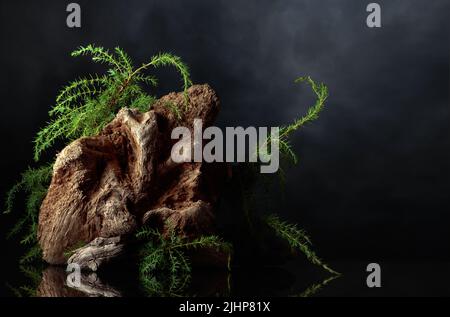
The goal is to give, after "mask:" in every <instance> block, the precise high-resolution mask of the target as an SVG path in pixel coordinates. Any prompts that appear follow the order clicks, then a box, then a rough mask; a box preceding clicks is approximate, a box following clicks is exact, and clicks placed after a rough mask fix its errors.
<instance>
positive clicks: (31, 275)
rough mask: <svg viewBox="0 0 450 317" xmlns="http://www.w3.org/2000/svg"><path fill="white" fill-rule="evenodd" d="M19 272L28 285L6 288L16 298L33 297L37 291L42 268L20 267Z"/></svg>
mask: <svg viewBox="0 0 450 317" xmlns="http://www.w3.org/2000/svg"><path fill="white" fill-rule="evenodd" d="M19 268H20V271H21V272H22V274H23V275H24V276H25V277H26V278H27V279H28V280H29V283H27V284H26V285H22V286H19V287H12V286H10V285H9V284H7V285H6V286H7V287H8V288H9V289H10V290H11V291H12V292H13V294H14V295H15V296H16V297H35V296H37V289H38V287H39V284H40V283H41V280H42V269H43V268H42V266H29V265H21V266H20V267H19Z"/></svg>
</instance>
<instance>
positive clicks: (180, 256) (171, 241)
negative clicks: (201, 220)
mask: <svg viewBox="0 0 450 317" xmlns="http://www.w3.org/2000/svg"><path fill="white" fill-rule="evenodd" d="M136 238H138V239H141V240H146V241H147V242H146V243H145V244H144V246H143V247H142V250H141V254H140V255H141V262H140V264H139V277H140V280H141V283H142V285H143V286H144V288H145V289H146V291H147V293H148V294H150V295H170V296H175V295H178V294H180V293H182V291H183V290H184V289H185V287H186V286H187V284H188V282H189V280H190V276H191V271H192V268H191V263H190V261H189V258H188V257H187V256H186V254H185V252H186V251H187V250H195V249H199V248H215V249H226V250H229V248H230V246H229V245H228V244H227V243H225V242H223V241H222V240H221V239H220V238H219V237H217V236H202V237H199V238H197V239H194V240H191V241H189V240H186V239H184V238H182V237H181V236H179V235H177V234H176V233H175V231H174V230H170V232H169V235H168V237H164V236H163V235H162V234H161V233H160V232H159V231H157V230H155V229H150V228H147V227H143V228H141V229H140V230H139V231H138V232H137V233H136ZM158 273H163V274H158ZM156 276H166V277H167V278H165V279H163V280H162V281H161V278H160V279H159V280H158V279H157V278H156Z"/></svg>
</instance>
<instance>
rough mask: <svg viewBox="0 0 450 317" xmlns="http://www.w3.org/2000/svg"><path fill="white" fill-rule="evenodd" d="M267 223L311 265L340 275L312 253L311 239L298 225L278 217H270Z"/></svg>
mask: <svg viewBox="0 0 450 317" xmlns="http://www.w3.org/2000/svg"><path fill="white" fill-rule="evenodd" d="M266 223H267V224H268V225H269V227H271V228H272V229H273V230H274V231H275V233H276V234H277V235H278V236H279V237H280V238H282V239H284V240H286V241H287V242H288V243H289V245H290V246H291V247H292V249H296V250H299V251H301V252H302V253H303V254H304V255H305V256H306V258H307V259H308V260H309V261H310V262H311V263H313V264H315V265H318V266H320V267H322V268H323V269H324V270H326V271H328V272H330V273H332V274H337V275H339V273H338V272H336V271H335V270H333V269H332V268H330V267H329V266H328V265H327V264H326V263H324V262H323V261H322V260H321V259H320V258H319V257H318V256H317V255H316V253H315V252H314V251H312V249H311V246H312V243H311V239H310V238H309V237H308V235H307V234H306V232H305V231H304V230H302V229H300V228H298V227H297V225H295V224H290V223H288V222H286V221H282V220H280V218H279V217H278V216H277V215H270V216H268V217H267V218H266Z"/></svg>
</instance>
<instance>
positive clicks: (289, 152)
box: [258, 76, 328, 164]
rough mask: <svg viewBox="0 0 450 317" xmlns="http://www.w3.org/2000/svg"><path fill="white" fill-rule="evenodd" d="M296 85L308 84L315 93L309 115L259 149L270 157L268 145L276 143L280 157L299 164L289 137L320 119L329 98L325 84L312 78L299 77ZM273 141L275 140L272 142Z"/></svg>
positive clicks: (270, 137) (285, 128) (262, 153)
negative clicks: (314, 99)
mask: <svg viewBox="0 0 450 317" xmlns="http://www.w3.org/2000/svg"><path fill="white" fill-rule="evenodd" d="M295 82H296V83H301V82H306V83H308V84H309V85H310V86H311V89H312V91H313V92H314V94H315V96H316V101H315V103H314V105H312V106H311V107H310V108H309V109H308V111H307V113H306V114H305V115H304V116H302V117H300V118H298V119H296V120H295V121H294V122H293V123H291V124H289V125H287V126H282V127H281V128H280V131H279V135H278V136H277V137H276V139H273V138H274V137H273V136H270V135H269V136H268V137H267V139H266V141H265V142H263V144H262V145H261V146H260V147H259V149H258V150H259V151H260V154H261V155H266V156H267V155H268V153H267V151H268V149H267V148H268V147H267V145H268V144H271V142H274V143H275V144H276V145H277V146H278V148H279V150H280V155H281V157H282V158H284V159H286V160H287V161H288V162H291V163H293V164H297V163H298V157H297V155H296V154H295V152H294V150H293V149H292V146H291V144H290V143H289V139H288V137H289V136H290V135H291V134H292V133H293V132H295V131H297V130H299V129H300V128H301V127H303V126H305V125H306V124H308V123H310V122H312V121H314V120H316V119H318V118H319V114H320V112H321V111H322V110H323V108H324V107H325V101H326V100H327V98H328V88H327V86H325V84H323V83H319V84H317V83H316V82H315V81H314V80H312V78H311V77H309V76H307V77H299V78H297V79H296V80H295ZM272 139H273V140H272ZM261 151H262V152H261Z"/></svg>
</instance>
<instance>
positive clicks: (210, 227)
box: [38, 85, 226, 270]
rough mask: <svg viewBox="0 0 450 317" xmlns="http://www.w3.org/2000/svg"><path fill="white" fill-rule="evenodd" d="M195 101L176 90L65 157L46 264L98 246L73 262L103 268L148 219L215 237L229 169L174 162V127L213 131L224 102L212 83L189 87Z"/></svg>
mask: <svg viewBox="0 0 450 317" xmlns="http://www.w3.org/2000/svg"><path fill="white" fill-rule="evenodd" d="M188 97H189V98H188V100H189V103H188V105H186V98H185V95H184V94H183V93H170V94H168V95H167V96H164V97H162V98H161V99H160V100H158V101H157V102H156V103H155V104H154V105H153V108H152V110H150V111H148V112H146V113H140V112H139V111H138V110H136V109H127V108H123V109H121V110H120V111H119V112H118V114H117V115H116V117H115V119H114V120H113V121H112V122H111V123H110V124H108V125H107V126H106V127H105V128H104V129H103V130H102V131H101V133H100V134H99V135H97V136H93V137H84V138H80V139H78V140H75V141H74V142H72V143H70V144H69V145H68V146H66V147H65V148H64V149H63V150H62V151H61V152H60V153H59V154H58V156H57V159H56V162H55V164H54V168H53V176H52V181H51V184H50V187H49V190H48V193H47V196H46V197H45V199H44V201H43V203H42V206H41V209H40V214H39V226H38V240H39V244H40V246H41V248H42V251H43V258H44V260H45V261H47V262H48V263H50V264H63V263H65V262H66V260H67V259H66V257H65V256H64V253H66V252H67V251H68V250H71V249H73V247H74V246H76V245H78V244H80V243H81V244H88V243H90V242H91V241H92V242H91V243H90V244H88V245H87V246H85V247H84V248H81V249H79V250H77V252H76V253H75V254H74V255H73V256H72V257H71V259H70V261H71V262H74V261H77V262H80V264H81V265H82V266H83V268H89V269H92V270H95V269H98V267H99V266H100V265H101V264H102V263H104V262H105V260H107V259H110V258H112V257H114V256H116V255H117V254H119V253H120V251H121V250H122V244H123V242H124V241H125V240H126V239H127V237H129V236H130V235H132V234H133V233H134V232H135V231H136V229H137V228H138V227H140V226H142V224H143V223H144V222H145V224H146V225H147V226H151V227H155V228H158V229H160V230H162V231H163V232H164V231H166V230H167V228H166V224H167V220H168V221H169V222H171V225H172V226H173V227H174V228H175V230H176V232H177V233H178V234H180V235H183V236H185V237H186V238H195V237H198V236H200V235H203V234H211V233H215V228H214V206H215V203H216V201H217V198H218V196H219V192H220V183H221V181H222V180H223V179H225V178H226V172H225V169H224V168H223V166H218V165H213V164H206V163H203V162H199V163H190V162H186V163H174V162H172V161H171V158H170V152H171V148H172V146H173V144H175V142H177V140H172V139H171V132H172V129H173V128H175V127H176V126H184V127H187V128H189V129H190V130H193V122H194V119H201V120H202V121H203V127H208V126H210V125H211V124H212V123H213V121H214V119H215V117H216V115H217V113H218V111H219V100H218V98H217V96H216V94H215V92H214V91H213V90H212V89H211V88H210V87H209V86H208V85H196V86H193V87H191V88H189V90H188ZM173 107H177V108H178V109H179V110H180V111H181V117H179V114H177V113H176V112H174V111H173ZM99 237H100V238H103V240H94V239H96V238H99ZM115 237H117V239H119V240H120V242H115V241H116V240H115V239H116V238H115ZM93 240H94V241H93ZM99 241H101V242H99ZM102 243H103V244H102Z"/></svg>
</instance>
